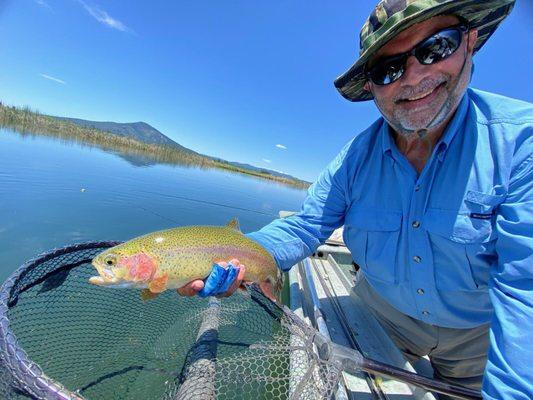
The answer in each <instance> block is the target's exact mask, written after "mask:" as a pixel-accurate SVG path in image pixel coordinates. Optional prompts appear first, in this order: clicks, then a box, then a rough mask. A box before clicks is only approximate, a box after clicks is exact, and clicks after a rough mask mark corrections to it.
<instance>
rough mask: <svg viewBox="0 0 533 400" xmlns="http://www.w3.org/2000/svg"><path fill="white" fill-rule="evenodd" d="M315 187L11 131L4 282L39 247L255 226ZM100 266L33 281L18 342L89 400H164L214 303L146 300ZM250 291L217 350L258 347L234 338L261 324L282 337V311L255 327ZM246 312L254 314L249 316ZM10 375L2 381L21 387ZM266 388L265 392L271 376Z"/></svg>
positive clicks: (3, 210) (22, 297)
mask: <svg viewBox="0 0 533 400" xmlns="http://www.w3.org/2000/svg"><path fill="white" fill-rule="evenodd" d="M305 194H306V192H305V191H304V190H299V189H293V188H290V187H287V186H283V185H280V184H277V183H273V182H269V181H265V180H261V179H258V178H253V177H248V176H246V175H240V174H232V173H229V172H224V171H219V170H202V169H199V168H186V167H179V166H169V165H157V164H156V165H151V164H150V162H148V161H147V160H146V159H141V158H136V159H132V158H131V156H123V155H119V154H113V153H108V152H105V151H102V150H100V149H97V148H91V147H87V146H82V145H79V144H75V143H70V142H67V143H65V142H64V141H60V140H56V139H53V138H49V137H40V136H31V135H24V136H23V135H20V134H18V133H15V132H10V131H6V130H0V280H1V281H4V280H5V279H6V278H7V277H8V276H9V275H10V274H11V273H12V272H13V271H14V270H15V269H16V268H17V267H18V266H20V265H21V264H22V263H24V262H25V261H26V260H28V259H30V258H32V257H34V256H36V255H37V254H39V253H41V252H44V251H47V250H50V249H52V248H56V247H63V246H67V245H69V244H73V243H79V242H86V241H103V240H126V239H129V238H132V237H135V236H138V235H141V234H144V233H147V232H151V231H155V230H160V229H166V228H170V227H175V226H183V225H224V224H226V223H228V222H229V221H230V220H231V219H232V218H235V217H236V218H238V220H239V222H240V225H241V229H242V231H243V232H250V231H253V230H257V229H259V228H261V227H262V226H264V225H265V224H268V223H269V222H270V221H272V220H273V219H275V218H277V215H278V212H279V211H280V210H297V209H299V208H300V205H301V203H302V201H303V199H304V197H305ZM98 251H100V250H98ZM95 254H96V253H95ZM70 256H71V255H69V257H70ZM93 256H94V255H92V256H91V257H90V258H92V257H93ZM80 257H81V256H80ZM84 257H87V256H84ZM90 258H89V259H90ZM65 262H66V261H65ZM68 262H70V263H73V262H74V261H73V259H72V258H69V261H68ZM40 267H42V268H41V269H40V270H42V271H44V270H45V269H46V268H48V267H47V266H46V265H45V266H43V265H41V266H40ZM92 271H93V270H92V267H91V266H90V265H89V264H88V263H87V262H85V263H84V264H83V266H80V267H76V268H74V269H73V270H72V272H70V273H68V275H67V276H66V277H64V279H65V280H64V281H62V282H61V283H60V285H59V286H55V287H53V288H52V289H50V290H49V289H47V288H46V282H47V281H45V282H44V283H43V282H40V281H39V280H38V279H36V282H37V283H38V284H37V285H35V286H32V285H27V287H24V289H21V290H20V292H19V293H18V294H17V295H16V301H15V302H14V303H13V305H12V306H11V305H10V308H9V313H8V318H9V320H10V329H11V330H12V331H13V333H14V334H15V336H16V337H17V340H18V343H19V344H20V345H21V346H22V348H24V349H25V351H26V352H27V353H28V356H29V357H30V359H32V360H33V361H34V362H36V363H38V364H39V366H40V367H41V368H42V369H43V371H44V373H45V374H47V375H48V376H49V377H51V378H52V379H54V380H56V381H59V382H61V383H62V384H64V385H65V386H66V387H67V388H68V389H69V390H72V391H79V393H81V394H83V396H84V398H87V399H89V400H93V399H124V400H137V399H143V400H152V399H153V400H158V399H160V398H163V397H164V393H166V392H169V391H170V392H172V391H173V390H176V388H177V378H176V377H177V376H178V375H177V373H179V372H180V367H179V366H180V365H183V364H184V363H185V361H186V356H187V354H188V352H189V351H190V349H192V348H193V347H192V346H193V344H194V342H195V340H196V334H197V331H198V329H199V324H200V322H201V320H202V314H201V312H200V311H202V312H203V310H204V309H205V306H206V304H204V303H205V300H202V299H200V298H198V297H194V298H179V296H177V295H176V294H175V293H170V291H168V292H166V293H164V294H162V295H161V296H159V297H158V298H157V300H152V301H150V302H142V301H141V300H140V298H139V294H138V291H118V290H109V289H106V288H99V287H96V286H93V285H89V284H87V280H88V277H89V276H90V274H91V273H92ZM42 273H44V272H42ZM59 275H60V274H59ZM59 275H58V276H59ZM54 276H55V275H54ZM28 279H29V278H28ZM32 279H33V278H32ZM54 279H56V278H54ZM47 280H50V282H51V281H52V280H53V279H52V278H50V279H48V278H47ZM29 281H31V279H30V280H29ZM39 282H40V283H39ZM240 296H243V295H242V294H236V295H234V296H232V297H231V298H228V299H225V300H224V303H223V306H221V309H223V310H226V309H227V310H229V311H231V310H232V307H236V306H238V308H237V310H238V311H239V312H238V313H236V312H233V314H231V313H230V314H231V315H233V317H232V318H233V320H231V321H230V320H226V319H227V318H226V319H225V320H224V321H225V322H224V324H221V328H220V332H219V334H220V335H221V336H220V338H221V339H224V338H226V341H225V342H224V343H226V342H227V343H228V345H227V346H226V347H228V346H229V347H228V348H227V349H225V348H224V347H223V346H222V345H219V349H218V353H217V357H225V356H226V355H227V354H229V355H232V354H233V353H235V352H237V351H245V350H246V348H243V347H242V346H236V347H235V346H230V345H231V343H232V342H243V341H244V342H250V343H253V342H254V340H259V339H257V337H256V336H257V334H256V336H254V337H252V336H250V337H249V338H247V337H246V336H245V333H246V332H247V329H248V330H250V329H252V328H253V329H252V331H253V330H258V331H257V332H259V333H258V334H260V335H262V336H260V337H261V338H262V340H263V339H264V338H266V337H269V335H270V336H272V335H273V334H274V328H273V326H274V325H273V323H272V322H271V321H270V320H268V321H267V322H268V323H267V324H266V325H265V326H262V327H261V326H259V325H258V326H255V325H254V324H256V323H257V321H255V319H254V318H256V317H257V316H256V314H255V313H250V312H249V313H248V314H247V313H246V310H247V309H248V308H251V307H252V306H253V304H252V302H250V301H243V298H240ZM228 315H229V314H228ZM246 315H250V318H252V320H251V322H250V321H248V322H246V320H244V321H243V318H244V317H245V316H246ZM244 319H245V318H244ZM250 327H251V328H250ZM224 335H226V336H224ZM243 335H244V336H243ZM228 338H229V339H228ZM252 339H253V340H252ZM243 349H244V350H243ZM226 353H227V354H226ZM235 354H237V356H238V357H240V353H235ZM285 361H286V362H285V364H287V365H285V364H284V365H285V369H284V371H285V372H284V374H285V375H287V374H288V369H287V368H288V360H285ZM0 372H2V371H0ZM2 373H3V372H2ZM2 373H0V386H2V384H10V382H11V380H10V379H4V380H2V376H3V375H2ZM278 373H279V372H278ZM257 385H258V386H257V388H255V389H254V390H259V389H261V388H262V386H261V385H263V383H261V382H259V383H257ZM239 387H240V386H239V385H236V386H235V387H234V388H233V389H232V390H237V389H238V388H239ZM263 390H266V389H264V388H263ZM260 392H261V391H260ZM13 396H14V395H13ZM10 398H11V397H10ZM12 398H13V399H19V398H20V399H23V398H26V397H24V396H16V397H12ZM228 398H234V397H232V396H229V397H228ZM239 398H241V397H239ZM254 398H255V397H254ZM265 398H268V396H267V397H265Z"/></svg>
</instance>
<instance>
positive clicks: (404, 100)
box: [397, 82, 445, 104]
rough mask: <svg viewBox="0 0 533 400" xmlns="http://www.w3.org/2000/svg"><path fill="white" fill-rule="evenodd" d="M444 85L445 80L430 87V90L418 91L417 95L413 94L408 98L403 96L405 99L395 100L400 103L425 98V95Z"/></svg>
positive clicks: (429, 94) (427, 95)
mask: <svg viewBox="0 0 533 400" xmlns="http://www.w3.org/2000/svg"><path fill="white" fill-rule="evenodd" d="M444 85H445V82H442V83H441V84H439V85H437V86H435V87H434V88H433V89H430V90H428V91H426V92H423V93H420V94H417V95H414V96H412V97H408V98H405V99H400V100H398V101H397V103H399V104H401V103H410V102H415V101H420V100H422V99H425V98H426V97H429V96H431V95H432V94H433V93H435V92H436V91H437V90H439V89H440V88H442V87H444Z"/></svg>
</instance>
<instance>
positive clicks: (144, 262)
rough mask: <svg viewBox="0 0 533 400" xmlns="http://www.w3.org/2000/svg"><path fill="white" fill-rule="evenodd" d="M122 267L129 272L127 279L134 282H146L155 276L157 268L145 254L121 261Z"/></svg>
mask: <svg viewBox="0 0 533 400" xmlns="http://www.w3.org/2000/svg"><path fill="white" fill-rule="evenodd" d="M120 265H121V266H123V267H124V269H125V270H126V271H127V275H126V278H129V279H130V280H133V281H134V282H146V281H148V280H150V279H151V278H152V276H154V274H155V272H156V269H157V266H156V264H155V262H154V260H153V259H152V258H151V257H150V256H149V255H147V254H145V253H137V254H134V255H132V256H129V257H128V256H125V257H122V258H121V259H120Z"/></svg>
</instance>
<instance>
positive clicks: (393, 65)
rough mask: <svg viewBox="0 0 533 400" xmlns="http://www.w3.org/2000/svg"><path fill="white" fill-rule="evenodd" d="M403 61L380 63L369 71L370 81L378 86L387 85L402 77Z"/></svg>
mask: <svg viewBox="0 0 533 400" xmlns="http://www.w3.org/2000/svg"><path fill="white" fill-rule="evenodd" d="M403 71H404V67H403V61H401V60H394V61H389V62H387V61H385V62H380V63H379V64H377V65H376V66H375V67H374V68H372V69H371V70H370V79H372V82H374V83H376V84H378V85H388V84H389V83H392V82H394V81H396V80H398V79H400V77H401V76H402V75H403Z"/></svg>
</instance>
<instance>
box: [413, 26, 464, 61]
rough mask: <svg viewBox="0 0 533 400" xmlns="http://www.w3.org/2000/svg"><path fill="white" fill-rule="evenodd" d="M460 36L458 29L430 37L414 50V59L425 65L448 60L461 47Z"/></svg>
mask: <svg viewBox="0 0 533 400" xmlns="http://www.w3.org/2000/svg"><path fill="white" fill-rule="evenodd" d="M461 35H462V34H461V31H460V30H459V29H450V30H445V31H442V32H439V33H437V34H436V35H434V36H431V37H430V38H428V39H427V40H426V41H425V42H424V43H422V44H421V45H420V46H419V47H418V48H417V49H416V58H417V59H418V61H420V62H421V63H422V64H426V65H429V64H434V63H436V62H439V61H441V60H444V59H445V58H448V57H449V56H451V55H452V54H453V53H454V52H455V50H457V49H458V48H459V46H460V45H461Z"/></svg>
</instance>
